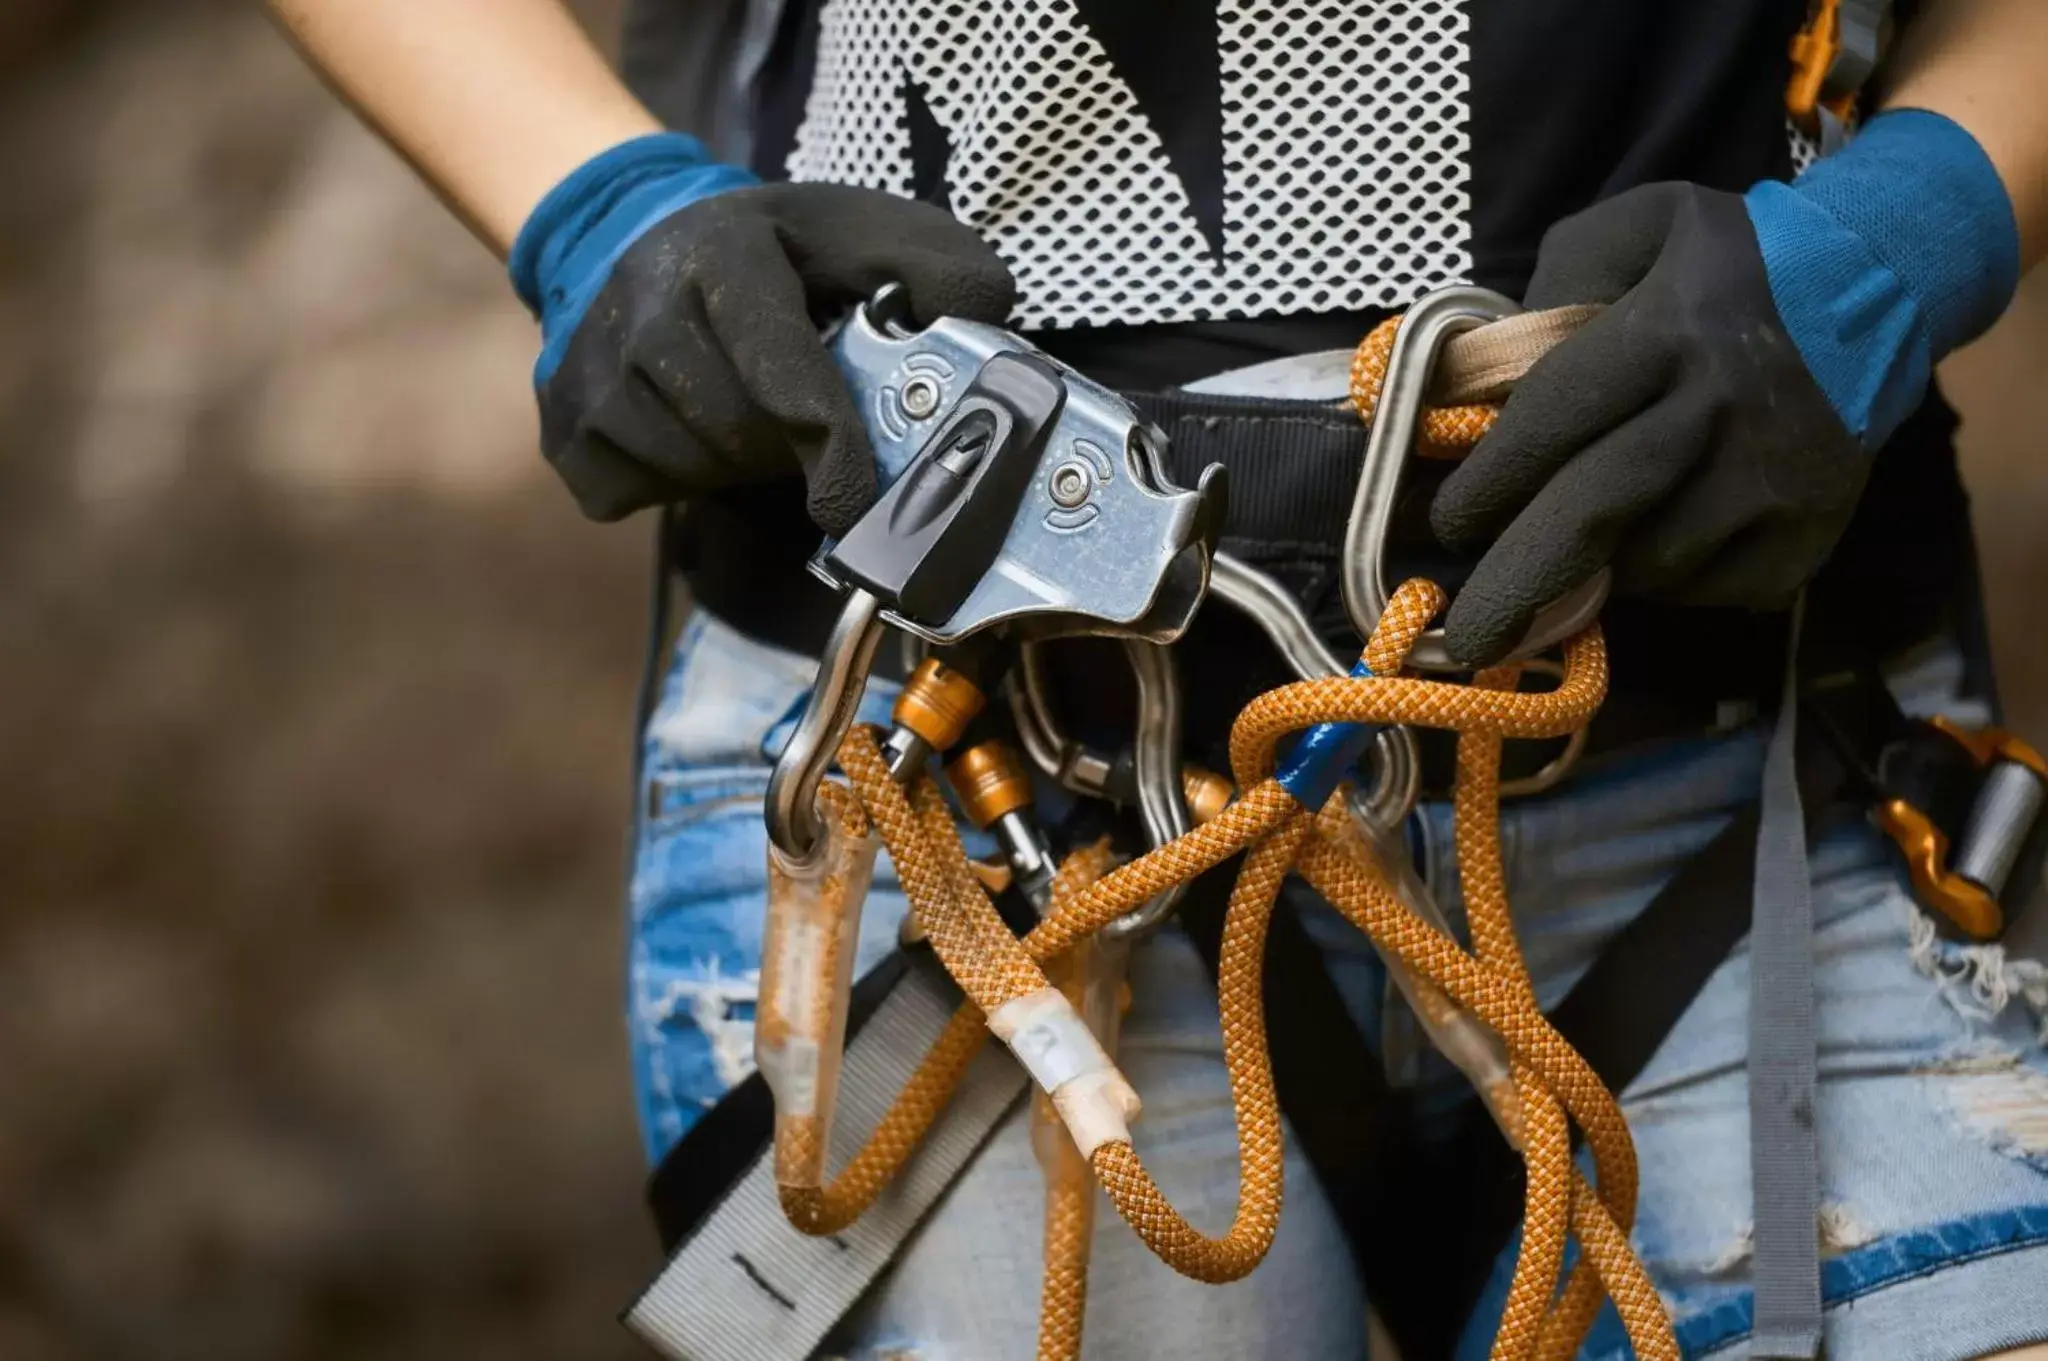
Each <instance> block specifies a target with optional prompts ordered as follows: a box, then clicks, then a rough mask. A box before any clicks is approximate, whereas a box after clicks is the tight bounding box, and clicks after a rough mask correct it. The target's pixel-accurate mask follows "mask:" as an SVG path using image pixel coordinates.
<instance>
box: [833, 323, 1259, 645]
mask: <svg viewBox="0 0 2048 1361" xmlns="http://www.w3.org/2000/svg"><path fill="white" fill-rule="evenodd" d="M899 299H900V294H899V293H898V292H896V291H895V290H893V289H884V290H883V291H882V292H881V293H880V294H877V295H876V297H875V299H874V300H873V301H871V302H870V303H868V304H867V305H866V306H865V307H861V308H858V309H856V310H855V312H854V314H853V315H852V316H851V317H849V318H848V319H847V320H846V321H845V322H844V323H843V324H842V325H841V326H840V327H839V329H838V331H837V332H836V333H835V334H834V335H833V336H832V338H831V348H832V355H833V358H834V359H835V360H837V362H838V364H839V367H840V370H841V372H843V373H844V374H845V375H846V381H847V385H848V386H849V387H850V388H851V389H852V391H853V398H854V401H855V403H856V404H857V405H858V407H859V409H860V412H861V415H862V418H863V420H864V422H865V424H866V426H867V430H868V435H869V438H870V439H871V440H872V441H873V443H874V449H875V462H876V466H877V467H878V468H879V470H880V472H881V476H882V479H883V481H884V483H885V484H886V483H888V482H890V481H893V480H894V479H895V478H897V477H898V476H900V475H901V474H902V472H903V470H904V469H905V468H906V467H908V466H909V464H910V462H911V460H912V459H913V458H915V457H916V455H917V453H918V451H919V450H920V449H922V448H923V447H924V444H925V441H926V440H927V439H928V438H929V437H930V436H931V434H932V432H933V431H935V430H936V429H938V427H939V426H940V425H941V424H942V423H943V422H944V420H945V418H946V415H947V413H949V412H950V411H951V410H952V409H953V406H954V404H955V403H957V402H958V401H959V400H960V396H961V394H962V393H963V392H965V391H966V389H967V387H968V385H969V384H970V383H972V382H973V381H974V376H975V374H976V373H977V372H978V371H979V370H980V368H981V366H982V364H983V363H985V362H986V361H987V360H988V359H990V358H991V357H993V356H995V355H997V354H1001V353H1004V352H1006V351H1013V352H1022V353H1028V354H1041V355H1042V352H1041V351H1039V350H1037V349H1035V348H1034V347H1033V346H1031V345H1029V344H1027V343H1026V342H1025V341H1023V340H1021V339H1019V338H1018V337H1017V336H1015V335H1012V334H1011V333H1010V332H1008V331H1005V330H1002V329H1000V328H998V327H994V326H986V325H982V324H980V323H978V322H971V321H962V320H959V319H957V318H950V317H949V318H946V319H944V320H941V321H938V322H936V323H934V324H932V325H931V326H928V327H926V328H924V329H923V330H921V331H913V330H910V329H908V328H906V327H905V326H903V325H902V324H901V318H900V316H899V313H900V310H901V309H900V302H899ZM1046 357H1047V358H1048V359H1049V358H1050V357H1049V356H1046ZM1051 362H1053V363H1055V364H1056V365H1057V361H1051ZM1058 367H1059V368H1060V371H1061V376H1062V377H1063V378H1064V379H1065V382H1066V388H1067V401H1066V406H1065V407H1064V408H1063V409H1062V411H1061V413H1060V418H1059V422H1058V424H1057V425H1056V426H1055V427H1054V429H1053V433H1052V436H1051V438H1050V439H1048V440H1047V442H1046V448H1045V453H1044V455H1043V456H1042V457H1041V459H1040V460H1039V466H1038V471H1037V473H1036V474H1035V475H1034V477H1033V479H1032V483H1031V486H1030V488H1029V489H1028V490H1027V491H1026V493H1025V495H1024V499H1023V502H1022V504H1021V505H1020V506H1019V507H1018V511H1017V515H1016V517H1015V518H1014V519H1013V520H1012V521H1011V524H1010V530H1009V534H1008V535H1007V537H1006V538H1005V539H1004V541H1003V547H1002V550H1001V552H1000V553H999V554H998V555H997V557H996V560H995V563H994V565H993V566H991V567H990V569H989V571H988V572H987V573H986V574H985V575H984V576H983V577H982V579H981V581H980V583H979V584H977V585H976V586H975V588H974V590H973V591H972V592H971V593H970V594H969V595H968V597H967V599H966V600H965V601H964V602H963V603H962V604H961V606H960V607H959V609H957V610H955V611H954V613H953V615H952V617H951V618H949V619H947V620H945V621H944V622H943V623H940V624H933V623H931V621H928V620H924V621H920V620H912V619H905V618H901V617H899V616H898V615H897V614H896V613H895V612H894V611H884V612H883V615H882V617H883V618H884V619H886V620H888V621H889V622H890V623H891V624H894V625H896V626H897V627H898V628H902V629H905V630H907V631H909V632H911V633H914V634H917V635H918V636H920V637H922V638H926V639H929V640H930V641H931V642H934V643H951V642H957V641H959V640H960V639H962V638H964V637H966V636H968V635H969V634H972V633H976V632H978V631H980V630H981V629H984V628H988V627H990V626H991V625H994V624H998V623H1004V622H1009V623H1013V624H1016V625H1017V626H1018V627H1019V629H1020V631H1021V632H1024V633H1026V634H1029V635H1030V636H1032V637H1041V638H1042V637H1058V636H1065V635H1071V634H1082V633H1115V634H1119V635H1130V636H1135V637H1140V638H1145V639H1148V640H1150V641H1153V642H1159V643H1168V642H1172V641H1173V640H1175V639H1176V638H1178V637H1180V635H1181V634H1182V633H1183V632H1185V631H1186V629H1187V626H1188V624H1189V622H1190V621H1191V620H1192V619H1193V618H1194V614H1195V610H1196V608H1197V607H1198V606H1199V605H1200V604H1201V600H1202V596H1203V593H1204V592H1205V591H1206V590H1207V588H1208V580H1209V554H1210V549H1211V546H1212V544H1213V542H1214V539H1215V536H1216V534H1217V532H1218V531H1219V530H1220V529H1221V526H1222V519H1223V515H1222V511H1223V502H1222V496H1221V484H1220V483H1211V482H1210V480H1209V479H1208V478H1206V477H1205V478H1204V480H1203V485H1202V487H1201V488H1199V489H1197V490H1195V491H1185V490H1181V489H1179V488H1176V487H1174V486H1173V484H1172V483H1171V482H1169V481H1168V480H1167V476H1166V471H1165V450H1166V437H1165V436H1164V435H1163V434H1162V433H1160V431H1159V429H1158V428H1157V427H1156V426H1153V425H1151V424H1150V423H1149V422H1147V421H1146V420H1145V419H1144V418H1143V417H1142V416H1141V415H1140V414H1139V413H1138V411H1137V410H1136V409H1135V408H1134V407H1132V406H1131V405H1130V404H1129V403H1128V402H1126V401H1124V400H1123V399H1122V398H1121V397H1119V396H1117V395H1116V394H1115V393H1113V392H1111V391H1110V390H1109V389H1107V388H1105V387H1103V386H1102V385H1100V384H1099V383H1095V382H1093V381H1091V380H1090V379H1088V378H1086V377H1084V376H1082V375H1081V374H1079V373H1076V372H1074V371H1073V370H1072V369H1069V368H1067V367H1065V366H1064V365H1058ZM934 391H936V399H935V400H934V397H933V393H934ZM906 395H907V396H908V400H906ZM812 570H813V571H815V572H817V574H818V575H819V576H820V577H822V578H823V579H824V580H826V581H827V582H828V583H829V584H831V585H833V586H835V587H843V586H844V584H845V583H842V582H838V581H835V580H834V579H833V578H832V577H831V575H830V573H829V572H828V571H827V570H825V569H824V568H823V567H822V566H821V565H820V564H818V563H815V562H814V563H813V568H812Z"/></svg>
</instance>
